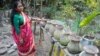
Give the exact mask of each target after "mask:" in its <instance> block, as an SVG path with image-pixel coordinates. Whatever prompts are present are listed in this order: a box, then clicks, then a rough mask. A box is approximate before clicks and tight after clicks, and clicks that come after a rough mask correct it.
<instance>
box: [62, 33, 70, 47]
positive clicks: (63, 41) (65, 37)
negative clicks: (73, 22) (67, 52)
mask: <svg viewBox="0 0 100 56" xmlns="http://www.w3.org/2000/svg"><path fill="white" fill-rule="evenodd" d="M69 41H70V40H69V38H68V35H67V34H63V35H62V36H61V37H60V44H61V45H63V46H67V44H68V43H69Z"/></svg>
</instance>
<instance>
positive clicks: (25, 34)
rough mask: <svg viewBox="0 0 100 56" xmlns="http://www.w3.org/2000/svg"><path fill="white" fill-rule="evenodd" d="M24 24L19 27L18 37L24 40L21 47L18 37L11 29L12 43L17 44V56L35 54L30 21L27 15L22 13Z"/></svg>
mask: <svg viewBox="0 0 100 56" xmlns="http://www.w3.org/2000/svg"><path fill="white" fill-rule="evenodd" d="M22 15H23V17H24V19H25V23H24V24H23V25H22V26H20V32H21V33H20V35H21V38H22V39H23V40H24V43H23V45H20V44H19V43H20V41H19V36H18V35H17V33H16V31H15V29H14V27H12V35H13V38H14V41H15V42H16V44H17V48H18V53H19V56H31V55H30V54H31V53H35V42H34V34H33V33H32V29H31V23H30V19H29V17H28V16H27V15H25V14H24V13H22ZM32 56H34V55H32Z"/></svg>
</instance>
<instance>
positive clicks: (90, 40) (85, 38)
mask: <svg viewBox="0 0 100 56" xmlns="http://www.w3.org/2000/svg"><path fill="white" fill-rule="evenodd" d="M94 40H95V39H94V37H91V36H83V37H82V38H81V40H80V47H81V49H82V50H83V47H84V46H86V45H93V44H94V43H93V42H94Z"/></svg>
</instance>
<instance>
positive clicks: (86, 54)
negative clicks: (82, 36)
mask: <svg viewBox="0 0 100 56" xmlns="http://www.w3.org/2000/svg"><path fill="white" fill-rule="evenodd" d="M83 49H84V51H82V52H81V53H80V54H79V56H98V55H97V53H99V50H98V48H97V47H96V46H93V45H87V46H84V48H83Z"/></svg>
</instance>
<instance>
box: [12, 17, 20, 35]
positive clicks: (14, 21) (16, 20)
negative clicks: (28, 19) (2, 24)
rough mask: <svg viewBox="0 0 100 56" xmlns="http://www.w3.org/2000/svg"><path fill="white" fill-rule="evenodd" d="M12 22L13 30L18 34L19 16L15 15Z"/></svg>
mask: <svg viewBox="0 0 100 56" xmlns="http://www.w3.org/2000/svg"><path fill="white" fill-rule="evenodd" d="M13 23H14V28H15V31H16V33H17V34H18V35H19V34H20V26H19V25H20V24H19V16H17V15H15V16H14V19H13Z"/></svg>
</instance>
